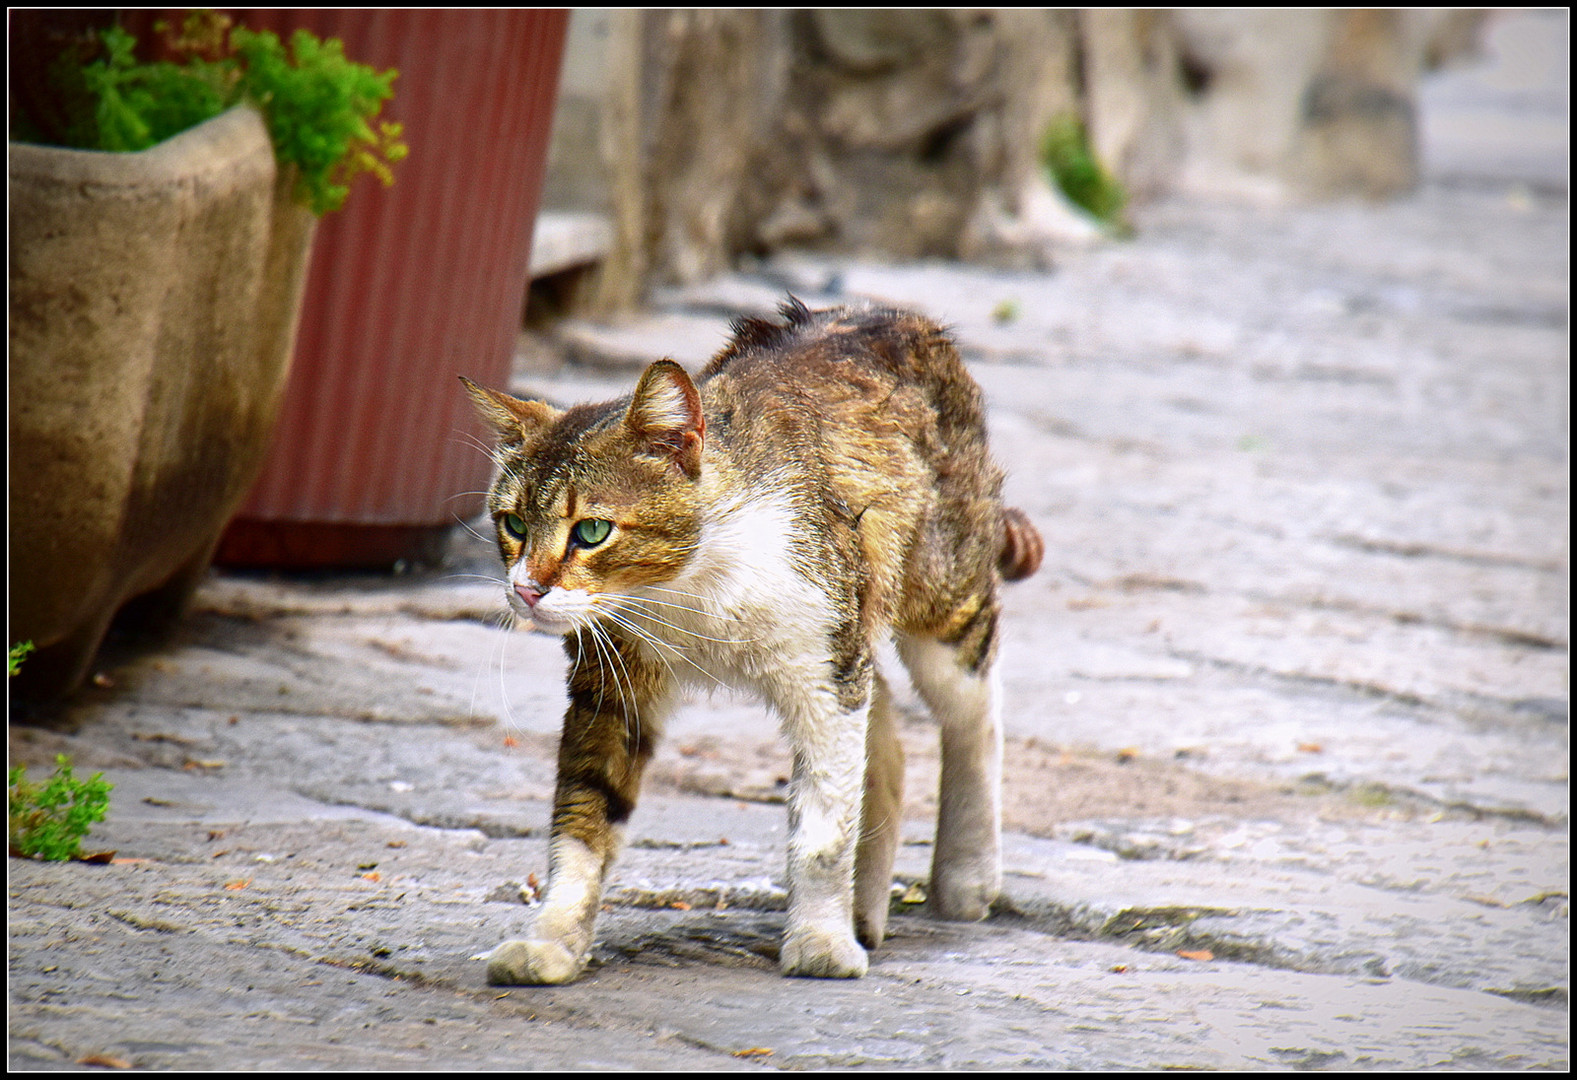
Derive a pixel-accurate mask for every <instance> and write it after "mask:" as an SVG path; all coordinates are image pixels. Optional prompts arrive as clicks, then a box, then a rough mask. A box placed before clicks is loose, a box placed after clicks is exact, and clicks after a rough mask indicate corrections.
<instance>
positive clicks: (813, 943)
mask: <svg viewBox="0 0 1577 1080" xmlns="http://www.w3.org/2000/svg"><path fill="white" fill-rule="evenodd" d="M868 963H869V961H868V960H867V959H866V956H865V950H864V949H862V948H861V947H860V943H859V942H858V941H855V940H854V933H853V931H852V930H851V929H850V928H849V927H841V928H828V927H824V926H796V927H790V928H789V930H788V932H787V933H785V934H784V935H783V952H782V954H781V956H780V957H779V960H778V967H779V968H781V969H782V971H783V974H785V975H798V976H802V977H804V978H811V979H858V978H859V977H860V976H862V975H864V974H865V969H866V967H867V966H868Z"/></svg>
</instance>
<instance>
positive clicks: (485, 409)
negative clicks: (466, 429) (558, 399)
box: [460, 375, 559, 446]
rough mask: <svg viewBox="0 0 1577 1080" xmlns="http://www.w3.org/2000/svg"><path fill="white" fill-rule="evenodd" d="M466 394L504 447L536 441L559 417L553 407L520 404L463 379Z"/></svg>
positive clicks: (505, 395)
mask: <svg viewBox="0 0 1577 1080" xmlns="http://www.w3.org/2000/svg"><path fill="white" fill-rule="evenodd" d="M460 381H461V382H463V383H464V384H465V390H466V393H468V394H470V395H471V400H472V401H473V402H475V403H476V411H477V412H478V413H480V414H481V416H482V419H483V420H485V421H487V423H488V424H489V426H491V427H492V428H493V430H494V431H496V432H498V437H499V438H500V439H501V440H502V441H503V442H504V444H505V445H506V446H519V445H521V444H523V443H528V442H531V441H533V440H535V439H536V438H537V436H538V435H540V434H541V433H542V432H544V431H546V430H547V429H548V427H549V426H550V425H551V424H552V423H553V421H554V419H556V418H557V417H558V415H559V413H558V410H557V409H555V408H553V406H551V405H548V404H546V403H544V402H541V401H521V400H520V399H519V398H516V397H510V396H509V395H508V394H505V393H503V392H501V391H498V390H489V389H488V388H487V387H485V386H478V385H476V383H474V382H472V381H471V380H470V379H468V378H466V377H465V376H464V375H462V376H460Z"/></svg>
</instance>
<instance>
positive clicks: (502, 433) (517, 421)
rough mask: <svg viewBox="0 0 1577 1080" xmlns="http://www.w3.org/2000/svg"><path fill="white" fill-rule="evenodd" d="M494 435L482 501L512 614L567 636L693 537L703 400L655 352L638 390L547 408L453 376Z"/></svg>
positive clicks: (679, 556) (675, 569)
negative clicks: (493, 464) (492, 476)
mask: <svg viewBox="0 0 1577 1080" xmlns="http://www.w3.org/2000/svg"><path fill="white" fill-rule="evenodd" d="M461 381H462V382H464V383H465V387H466V390H467V391H468V392H469V393H470V395H471V398H472V400H473V401H475V402H476V406H477V409H478V411H479V412H480V413H481V414H482V418H483V419H484V420H486V421H487V422H488V424H490V425H491V426H492V427H493V429H494V431H495V432H496V433H497V436H498V443H497V446H496V448H495V450H494V458H495V460H496V461H497V462H498V467H499V468H498V478H497V479H496V480H495V481H494V483H493V486H492V489H491V491H489V493H488V501H487V507H488V511H489V513H490V514H491V515H492V519H493V524H494V528H495V530H496V532H497V535H498V549H499V553H500V555H502V557H503V560H504V565H505V566H506V567H507V568H508V571H509V580H508V583H507V595H508V599H509V603H510V606H511V607H512V608H513V609H514V610H515V612H516V613H517V614H520V615H523V616H525V617H527V618H529V619H530V620H531V621H532V622H533V623H535V624H536V625H537V626H538V627H539V628H540V629H542V630H546V631H549V632H551V633H559V634H562V633H568V632H570V631H572V630H574V629H576V628H577V627H580V626H584V625H586V624H588V623H589V622H591V621H593V620H594V619H596V618H597V617H598V615H599V614H601V613H605V612H608V611H610V610H611V611H613V612H614V613H615V614H617V612H618V607H617V606H616V605H617V604H618V603H619V600H618V598H619V597H620V596H624V595H628V594H629V592H630V590H632V589H636V588H639V587H641V586H656V585H661V584H662V583H663V582H665V581H671V580H673V578H674V577H676V576H677V575H678V574H679V572H680V571H681V570H682V569H683V568H684V565H685V563H686V561H687V560H688V558H689V557H690V555H691V554H692V553H693V552H694V551H695V549H696V546H697V544H698V543H699V541H700V534H701V512H700V499H699V492H698V490H697V484H698V482H699V480H700V478H701V457H702V450H703V448H704V445H705V439H706V421H705V420H704V419H703V418H702V415H701V397H700V394H699V393H697V391H696V388H695V384H694V383H692V382H691V381H690V377H689V376H688V375H687V374H685V371H684V369H683V368H681V367H680V366H679V365H678V364H676V363H674V362H673V361H671V360H660V361H658V362H657V363H655V364H653V365H651V366H650V367H649V368H647V369H646V371H645V373H644V374H643V375H642V376H641V379H640V382H639V383H638V384H637V386H636V388H635V392H634V393H633V394H632V395H631V396H630V397H629V398H625V399H620V400H618V401H612V402H608V403H606V404H602V405H576V406H573V407H571V408H568V409H562V410H561V409H555V408H554V407H552V406H550V405H548V404H546V403H544V402H540V401H522V400H520V399H518V398H514V397H511V396H509V395H508V394H505V393H501V392H499V391H497V390H488V389H485V388H483V387H480V386H477V385H476V384H475V383H473V382H471V381H470V380H469V379H464V378H462V379H461Z"/></svg>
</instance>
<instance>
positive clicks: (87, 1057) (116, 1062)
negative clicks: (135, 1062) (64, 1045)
mask: <svg viewBox="0 0 1577 1080" xmlns="http://www.w3.org/2000/svg"><path fill="white" fill-rule="evenodd" d="M77 1064H78V1065H97V1066H99V1067H100V1068H105V1069H129V1068H131V1062H129V1061H127V1060H126V1059H125V1058H118V1057H112V1056H110V1055H109V1054H84V1055H83V1056H82V1057H79V1058H77Z"/></svg>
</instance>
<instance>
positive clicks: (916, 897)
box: [898, 881, 925, 904]
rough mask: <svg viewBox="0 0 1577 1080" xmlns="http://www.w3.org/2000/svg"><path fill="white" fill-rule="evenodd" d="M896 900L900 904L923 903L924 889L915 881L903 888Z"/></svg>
mask: <svg viewBox="0 0 1577 1080" xmlns="http://www.w3.org/2000/svg"><path fill="white" fill-rule="evenodd" d="M898 902H899V903H900V904H923V903H925V890H924V889H923V888H921V887H920V883H919V882H918V881H917V882H915V883H914V884H913V885H910V886H909V887H908V888H907V889H905V890H904V894H903V895H902V896H900V897H899V898H898Z"/></svg>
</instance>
